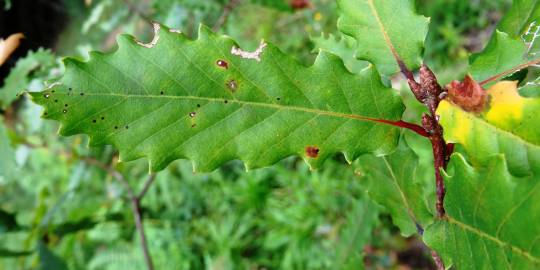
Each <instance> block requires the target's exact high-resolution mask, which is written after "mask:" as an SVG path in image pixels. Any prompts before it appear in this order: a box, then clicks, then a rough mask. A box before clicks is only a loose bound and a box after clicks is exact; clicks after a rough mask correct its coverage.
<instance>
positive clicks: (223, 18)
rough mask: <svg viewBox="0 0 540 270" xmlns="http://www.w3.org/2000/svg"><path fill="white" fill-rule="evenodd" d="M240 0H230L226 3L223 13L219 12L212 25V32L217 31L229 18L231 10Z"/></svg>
mask: <svg viewBox="0 0 540 270" xmlns="http://www.w3.org/2000/svg"><path fill="white" fill-rule="evenodd" d="M241 1H242V0H230V1H229V3H227V5H225V7H224V8H223V13H221V16H219V19H218V20H217V21H216V24H214V27H212V30H213V31H214V32H217V31H218V30H219V29H220V28H221V27H222V26H223V25H224V24H225V23H226V22H227V19H229V15H231V12H232V11H233V10H234V8H235V7H236V6H238V4H240V2H241Z"/></svg>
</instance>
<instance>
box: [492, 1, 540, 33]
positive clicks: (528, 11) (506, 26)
mask: <svg viewBox="0 0 540 270" xmlns="http://www.w3.org/2000/svg"><path fill="white" fill-rule="evenodd" d="M538 19H540V5H539V4H538V0H514V1H513V4H512V7H511V8H510V9H509V10H508V12H506V14H505V15H504V17H503V18H502V20H501V22H500V23H499V25H498V26H497V29H498V30H500V31H502V32H505V33H507V34H508V35H510V37H513V38H519V37H520V36H521V35H522V34H523V33H525V32H526V31H527V28H528V27H529V26H530V24H531V23H533V22H535V21H536V22H537V23H540V22H539V21H538Z"/></svg>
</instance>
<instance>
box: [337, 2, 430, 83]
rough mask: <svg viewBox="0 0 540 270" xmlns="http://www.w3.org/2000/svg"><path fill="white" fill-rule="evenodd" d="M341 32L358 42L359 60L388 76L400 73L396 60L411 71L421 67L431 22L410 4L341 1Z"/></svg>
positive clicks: (339, 22)
mask: <svg viewBox="0 0 540 270" xmlns="http://www.w3.org/2000/svg"><path fill="white" fill-rule="evenodd" d="M337 3H338V6H339V12H340V15H341V17H340V19H339V21H338V28H339V30H340V31H341V32H343V33H344V34H346V35H349V36H352V37H354V38H355V39H356V41H357V55H356V56H357V57H358V59H361V60H367V61H369V62H371V63H373V64H374V65H375V66H376V67H377V69H378V70H379V72H381V74H382V75H384V76H390V75H393V74H395V73H397V72H398V71H399V66H398V64H397V63H396V57H398V58H400V59H401V60H402V61H403V62H404V63H405V64H406V65H407V66H408V67H409V68H410V69H415V68H417V67H419V66H420V64H421V59H422V58H421V57H422V48H423V44H424V39H425V38H426V35H427V31H428V22H429V19H428V18H425V17H423V16H419V15H416V14H415V12H414V6H413V4H412V1H410V0H385V1H377V0H338V2H337Z"/></svg>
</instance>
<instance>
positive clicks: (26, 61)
mask: <svg viewBox="0 0 540 270" xmlns="http://www.w3.org/2000/svg"><path fill="white" fill-rule="evenodd" d="M55 61H56V59H55V57H54V55H53V54H52V52H51V51H49V50H43V49H39V50H38V51H36V52H29V53H28V55H27V56H26V57H24V58H21V59H19V60H18V61H17V64H16V65H15V67H14V68H13V69H11V71H10V73H9V75H8V76H7V77H6V78H5V80H4V85H3V87H1V88H0V108H1V109H3V108H6V107H7V106H9V105H10V104H11V103H12V102H13V100H15V99H16V98H17V97H18V96H19V95H20V94H21V93H22V92H23V91H25V90H29V89H28V86H29V84H30V80H31V79H32V76H30V74H35V73H39V71H45V70H48V69H49V68H51V67H52V66H53V64H54V63H55ZM40 75H41V74H40ZM40 78H41V77H40Z"/></svg>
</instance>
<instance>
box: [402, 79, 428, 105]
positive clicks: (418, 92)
mask: <svg viewBox="0 0 540 270" xmlns="http://www.w3.org/2000/svg"><path fill="white" fill-rule="evenodd" d="M407 82H408V83H409V87H410V88H411V90H412V92H413V94H414V96H415V97H416V99H417V100H418V101H420V102H421V103H424V100H425V99H426V94H425V92H424V91H422V86H421V85H420V84H418V83H417V82H415V81H414V80H411V79H407Z"/></svg>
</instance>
